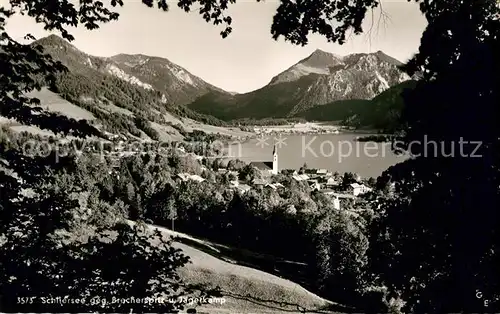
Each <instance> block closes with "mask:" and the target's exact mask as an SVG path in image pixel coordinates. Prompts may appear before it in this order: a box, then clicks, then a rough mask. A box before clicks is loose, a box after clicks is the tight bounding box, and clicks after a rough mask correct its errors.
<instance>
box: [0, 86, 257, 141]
mask: <svg viewBox="0 0 500 314" xmlns="http://www.w3.org/2000/svg"><path fill="white" fill-rule="evenodd" d="M28 96H30V97H36V98H38V99H40V101H41V107H43V108H44V109H46V110H47V111H51V112H58V113H60V114H62V115H65V116H67V117H70V118H74V119H75V120H81V119H87V120H89V121H92V120H96V118H95V117H94V115H93V114H92V113H91V112H89V111H88V110H86V109H83V108H81V107H79V106H76V105H74V104H72V103H70V102H68V101H66V100H65V99H63V98H62V97H61V96H59V95H58V94H56V93H54V92H52V91H50V90H49V89H47V88H43V89H42V90H41V91H33V92H31V93H29V94H28ZM101 109H102V110H103V111H104V112H107V113H109V114H111V115H112V114H125V115H127V116H133V115H134V114H133V113H132V112H130V111H129V110H127V109H124V108H121V107H118V106H116V105H110V104H104V103H103V104H102V108H101ZM164 118H165V121H169V122H172V123H175V124H177V123H178V124H180V125H182V126H183V127H184V129H185V130H186V131H188V132H191V131H192V130H195V129H196V130H201V131H204V132H206V133H220V134H225V135H230V136H250V135H251V133H249V132H243V131H241V130H239V129H232V128H225V127H217V126H212V125H207V124H204V123H200V122H198V121H195V120H192V119H189V118H178V117H175V116H173V115H171V114H165V115H164ZM5 124H9V125H11V128H12V129H13V130H16V131H28V132H33V133H39V134H48V135H53V134H52V133H51V132H43V131H42V130H39V128H37V127H34V126H23V125H19V124H17V123H15V122H13V121H8V120H6V119H1V120H0V125H5ZM97 125H98V124H97ZM151 125H152V127H153V128H154V129H155V130H156V131H157V132H158V133H159V135H160V140H165V141H168V140H176V141H177V140H182V138H183V136H182V135H181V134H180V133H179V132H178V131H177V130H175V129H174V128H173V127H172V126H170V125H167V124H165V125H161V124H158V123H154V122H151ZM144 135H145V134H144ZM146 137H147V136H146Z"/></svg>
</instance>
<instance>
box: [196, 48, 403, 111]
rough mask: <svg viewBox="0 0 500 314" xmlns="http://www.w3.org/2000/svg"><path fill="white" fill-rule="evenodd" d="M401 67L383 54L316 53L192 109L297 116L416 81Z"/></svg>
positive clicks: (206, 98)
mask: <svg viewBox="0 0 500 314" xmlns="http://www.w3.org/2000/svg"><path fill="white" fill-rule="evenodd" d="M400 65H401V62H399V61H398V60H396V59H394V58H392V57H390V56H388V55H386V54H384V53H383V52H381V51H377V52H375V53H359V54H351V55H348V56H345V57H341V56H337V55H335V54H331V53H328V52H324V51H321V50H316V51H314V52H313V53H312V54H311V55H310V56H309V57H307V58H305V59H303V60H300V61H299V62H298V63H296V64H294V65H293V66H291V67H290V68H288V69H287V70H285V71H284V72H282V73H280V74H278V75H277V76H275V77H274V78H273V79H272V80H271V82H270V83H269V84H267V85H266V86H264V87H263V88H260V89H258V90H256V91H253V92H250V93H245V94H237V95H228V94H227V93H221V92H218V91H211V92H209V93H207V94H206V95H204V96H202V97H200V98H198V99H197V100H196V101H194V102H192V103H190V104H189V105H188V107H189V108H191V109H193V110H195V111H198V112H201V113H205V114H209V115H213V116H215V117H217V118H220V119H223V120H232V119H243V118H254V119H262V118H269V117H275V118H280V117H292V116H296V115H299V114H300V113H301V112H304V111H307V110H309V109H311V108H313V107H316V106H321V105H324V104H327V103H331V102H335V101H339V100H350V99H372V98H373V97H375V96H377V95H378V94H380V93H381V92H383V91H385V90H387V89H388V88H390V87H391V86H394V85H397V84H400V83H402V82H404V81H407V80H409V79H410V77H409V76H408V75H406V74H405V73H404V72H402V71H401V70H400V69H399V66H400Z"/></svg>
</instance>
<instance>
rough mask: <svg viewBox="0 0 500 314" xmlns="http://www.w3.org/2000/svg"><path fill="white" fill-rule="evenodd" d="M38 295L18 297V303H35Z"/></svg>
mask: <svg viewBox="0 0 500 314" xmlns="http://www.w3.org/2000/svg"><path fill="white" fill-rule="evenodd" d="M35 299H36V297H17V303H18V304H33V303H34V302H35Z"/></svg>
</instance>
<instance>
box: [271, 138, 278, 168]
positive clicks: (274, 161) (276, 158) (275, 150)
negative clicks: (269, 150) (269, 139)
mask: <svg viewBox="0 0 500 314" xmlns="http://www.w3.org/2000/svg"><path fill="white" fill-rule="evenodd" d="M272 173H273V174H278V150H277V149H276V144H275V145H274V149H273V171H272Z"/></svg>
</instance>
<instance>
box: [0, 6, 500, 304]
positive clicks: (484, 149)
mask: <svg viewBox="0 0 500 314" xmlns="http://www.w3.org/2000/svg"><path fill="white" fill-rule="evenodd" d="M417 2H419V3H420V9H421V11H422V12H423V13H424V14H425V16H426V18H427V21H428V26H427V29H426V31H425V32H424V34H423V37H422V41H421V46H420V49H419V53H418V54H417V55H415V56H414V58H412V59H411V60H410V61H409V62H408V64H407V66H406V67H405V70H407V71H408V73H410V74H412V73H415V72H418V73H420V74H421V76H422V80H421V81H420V82H419V83H418V84H417V88H416V89H415V90H413V91H408V92H406V93H405V95H404V100H405V109H404V112H403V114H402V116H401V122H402V123H401V124H402V128H401V130H400V131H401V134H402V138H401V142H402V143H403V145H402V146H403V147H401V148H402V150H406V151H410V152H412V153H414V154H415V153H416V154H420V153H423V152H424V151H423V150H424V148H423V147H422V146H420V147H417V146H418V145H410V144H411V143H413V142H414V141H422V140H423V136H424V135H427V136H428V139H429V140H435V141H437V142H439V143H441V142H442V143H444V145H445V146H446V148H448V151H449V149H450V148H451V147H453V146H452V144H453V143H456V142H457V141H460V140H461V139H462V140H463V139H465V140H467V141H474V142H477V141H479V142H481V143H482V145H481V148H480V149H479V151H476V153H481V154H482V158H469V157H470V154H471V153H472V152H474V150H475V148H474V147H467V148H466V153H469V157H467V158H465V157H456V156H455V157H447V156H446V155H447V154H444V153H442V152H438V153H436V154H435V155H436V156H432V157H431V158H428V157H427V158H426V157H422V156H420V157H417V158H416V159H414V160H410V161H407V162H404V163H402V164H400V165H398V166H396V167H393V168H391V169H389V171H388V172H386V173H385V174H384V176H387V177H390V178H389V180H388V181H392V182H395V183H396V197H395V198H390V199H388V200H381V202H382V204H383V208H382V214H381V218H380V219H379V220H377V221H376V223H375V224H374V228H373V229H372V232H373V235H374V236H373V237H372V240H373V241H372V242H373V246H372V248H371V251H372V255H371V256H372V267H373V271H374V272H375V273H376V274H377V275H379V278H380V281H381V283H382V284H385V285H387V286H388V289H389V290H390V293H391V294H392V295H400V296H402V297H403V299H405V301H407V309H408V310H413V311H418V312H421V311H423V312H440V311H445V312H455V311H467V312H469V311H473V312H481V311H483V310H484V308H483V306H484V302H482V300H479V299H478V298H477V297H476V292H477V291H476V290H480V292H481V293H482V295H483V297H484V298H487V299H488V300H491V301H492V302H491V303H490V309H491V310H495V309H498V298H497V296H498V292H499V287H498V281H495V280H494V279H495V278H498V277H499V276H498V268H497V267H495V265H498V264H500V263H499V261H498V259H499V257H498V240H496V239H498V234H497V233H498V230H499V226H498V222H499V220H498V217H497V215H496V208H497V207H498V206H497V205H498V186H499V184H498V183H499V182H498V178H499V176H498V169H499V167H498V161H499V160H500V158H499V156H498V138H499V134H498V125H499V124H498V108H497V106H498V103H500V101H499V97H498V96H499V95H498V92H499V90H500V88H499V87H500V86H499V73H500V71H499V70H500V69H499V63H498V59H499V55H500V49H499V40H498V37H499V25H498V24H499V21H498V16H499V10H498V3H497V1H495V0H471V1H453V0H440V1H436V0H435V1H431V0H417ZM9 3H10V4H11V5H12V6H13V7H14V8H16V9H17V10H18V11H20V12H22V13H25V14H27V15H29V16H31V17H33V18H34V19H36V20H37V21H39V22H42V23H44V24H45V26H46V29H48V30H56V31H58V32H60V33H61V34H62V36H63V37H64V38H66V39H68V40H71V39H73V38H72V36H71V35H70V34H69V33H68V32H67V30H66V29H65V28H66V27H67V26H77V25H78V24H84V25H85V26H86V27H87V28H89V29H95V28H98V26H99V24H100V23H106V22H109V21H111V20H116V19H117V18H118V14H117V13H115V12H112V11H111V10H110V6H109V5H108V6H107V5H105V4H104V3H102V2H100V1H95V2H94V1H81V2H80V7H79V8H76V7H75V6H74V5H73V4H71V3H70V1H69V0H62V1H52V2H50V3H48V2H40V3H39V2H36V3H35V2H31V1H27V0H10V1H9ZM143 3H145V4H146V5H148V6H150V7H152V6H153V5H154V3H155V2H154V1H152V0H143ZM156 3H157V6H158V8H160V9H162V10H164V11H167V10H168V5H167V2H166V1H164V0H159V1H157V2H156ZM232 3H235V0H208V1H185V0H179V1H178V5H179V7H181V8H182V9H184V10H185V11H190V10H191V9H192V8H193V5H194V4H200V5H201V7H200V8H199V9H198V12H199V13H200V14H201V16H202V18H204V19H205V20H206V21H207V22H212V23H213V24H215V25H218V24H224V25H225V28H224V29H223V30H222V31H221V35H222V36H223V37H226V36H228V34H229V33H230V32H231V30H232V29H231V22H232V19H231V17H230V16H228V15H226V14H225V11H226V10H227V9H228V6H229V4H232ZM110 4H111V6H113V7H114V6H116V5H123V2H122V1H121V0H111V1H110ZM378 5H379V1H378V0H356V1H337V0H326V1H309V2H307V1H281V3H280V5H279V7H278V9H277V12H276V14H275V16H274V18H273V23H272V26H271V34H272V37H273V38H274V39H278V38H279V37H281V36H283V37H284V38H285V40H286V41H289V42H291V43H293V44H299V45H305V44H307V42H308V37H307V36H308V34H309V33H310V32H312V33H318V34H321V35H323V36H325V37H326V38H327V39H328V40H329V41H332V42H337V43H340V44H342V43H344V42H345V39H346V34H347V33H349V31H351V30H353V31H354V33H355V34H359V33H361V32H362V28H361V25H362V21H363V19H364V17H365V14H366V12H367V10H369V9H371V8H374V7H376V6H378ZM14 13H15V11H13V10H9V9H5V8H1V10H0V18H1V19H0V31H1V32H2V40H1V41H0V48H1V49H0V85H1V86H2V88H1V89H0V113H1V114H2V115H4V116H7V117H11V118H16V119H17V120H18V121H20V122H25V123H29V124H36V125H39V126H41V127H42V128H48V127H52V128H53V129H55V130H56V132H58V133H59V132H64V133H66V134H74V135H79V136H85V135H88V134H93V135H99V132H98V131H97V130H96V129H95V128H93V127H92V126H89V125H88V124H87V123H86V122H77V121H75V120H72V119H66V118H61V117H57V116H56V115H55V114H48V113H46V112H43V111H41V110H40V109H35V110H33V111H35V112H34V113H33V111H32V109H31V108H28V107H27V106H26V103H27V102H33V103H36V100H30V99H27V98H26V97H24V96H22V92H24V91H30V90H32V89H34V88H39V87H40V85H41V83H40V82H42V81H45V82H47V81H49V82H50V81H53V79H54V74H55V73H56V72H58V71H61V70H62V67H61V65H60V64H57V63H55V62H53V61H52V60H51V58H50V57H48V56H44V55H43V54H42V52H41V51H40V50H39V49H38V48H36V47H32V46H24V45H20V44H19V43H17V42H16V41H15V40H13V39H12V38H11V37H9V36H8V34H7V33H6V32H5V31H4V29H5V20H6V18H8V17H9V16H11V15H12V14H14ZM332 22H333V23H332ZM471 104H473V106H474V107H473V108H471ZM431 106H432V110H429V109H430V108H431ZM56 120H57V121H58V122H57V123H56V122H55V121H56ZM59 121H60V122H59ZM464 126H467V132H465V130H464ZM131 131H132V132H137V128H134V129H131ZM469 144H470V143H469ZM4 157H5V160H7V161H8V163H9V167H10V166H11V165H12V164H15V162H16V161H17V162H20V161H23V162H24V158H22V157H21V156H15V155H12V154H11V155H8V154H5V151H2V158H4ZM42 165H43V161H41V160H35V161H32V162H31V163H30V164H29V166H30V167H33V168H34V169H39V168H41V167H42ZM18 171H19V172H21V174H20V175H21V177H23V178H26V179H32V178H31V177H30V176H29V175H28V174H27V173H23V172H25V171H24V170H22V168H18ZM30 171H31V172H30V175H34V177H33V178H39V177H40V175H39V174H37V173H36V171H35V172H33V170H30ZM1 174H2V176H4V177H2V180H1V181H0V183H1V184H2V185H1V187H2V191H1V193H3V194H2V196H5V195H7V197H9V198H8V201H4V199H5V198H2V214H3V215H6V217H4V218H3V219H6V220H8V217H10V216H9V215H10V214H9V212H8V211H6V210H5V208H7V209H9V208H13V207H16V206H18V205H17V204H14V203H13V202H12V200H14V199H17V197H18V196H19V195H20V192H21V189H22V188H23V187H21V186H20V185H19V184H18V183H16V182H17V181H16V180H12V179H10V177H11V176H8V175H6V174H5V171H3V170H2V172H1ZM30 188H31V187H30ZM25 202H27V204H23V205H25V206H27V205H30V206H32V204H31V203H30V202H31V201H27V200H25ZM45 202H46V203H44V204H47V205H51V206H49V207H50V208H56V207H57V206H56V205H58V204H61V203H60V202H59V203H58V200H57V199H50V198H47V199H46V200H45ZM65 203H66V202H64V203H63V204H65ZM61 206H62V205H61ZM49 207H48V208H49ZM63 207H64V206H63ZM33 217H37V218H36V219H42V218H40V217H39V216H33ZM40 225H41V224H40ZM464 230H468V231H469V232H464ZM28 244H29V243H24V242H22V241H21V242H18V245H20V247H23V245H28ZM30 248H31V247H30ZM19 252H22V250H19ZM381 252H384V253H385V254H384V255H381V254H380V253H381ZM51 261H52V262H54V260H51ZM49 273H50V272H49ZM37 276H38V275H37ZM5 279H8V278H7V277H6V278H5ZM30 279H32V278H30ZM28 283H30V284H34V281H32V280H31V281H29V280H28ZM443 291H446V293H443Z"/></svg>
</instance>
